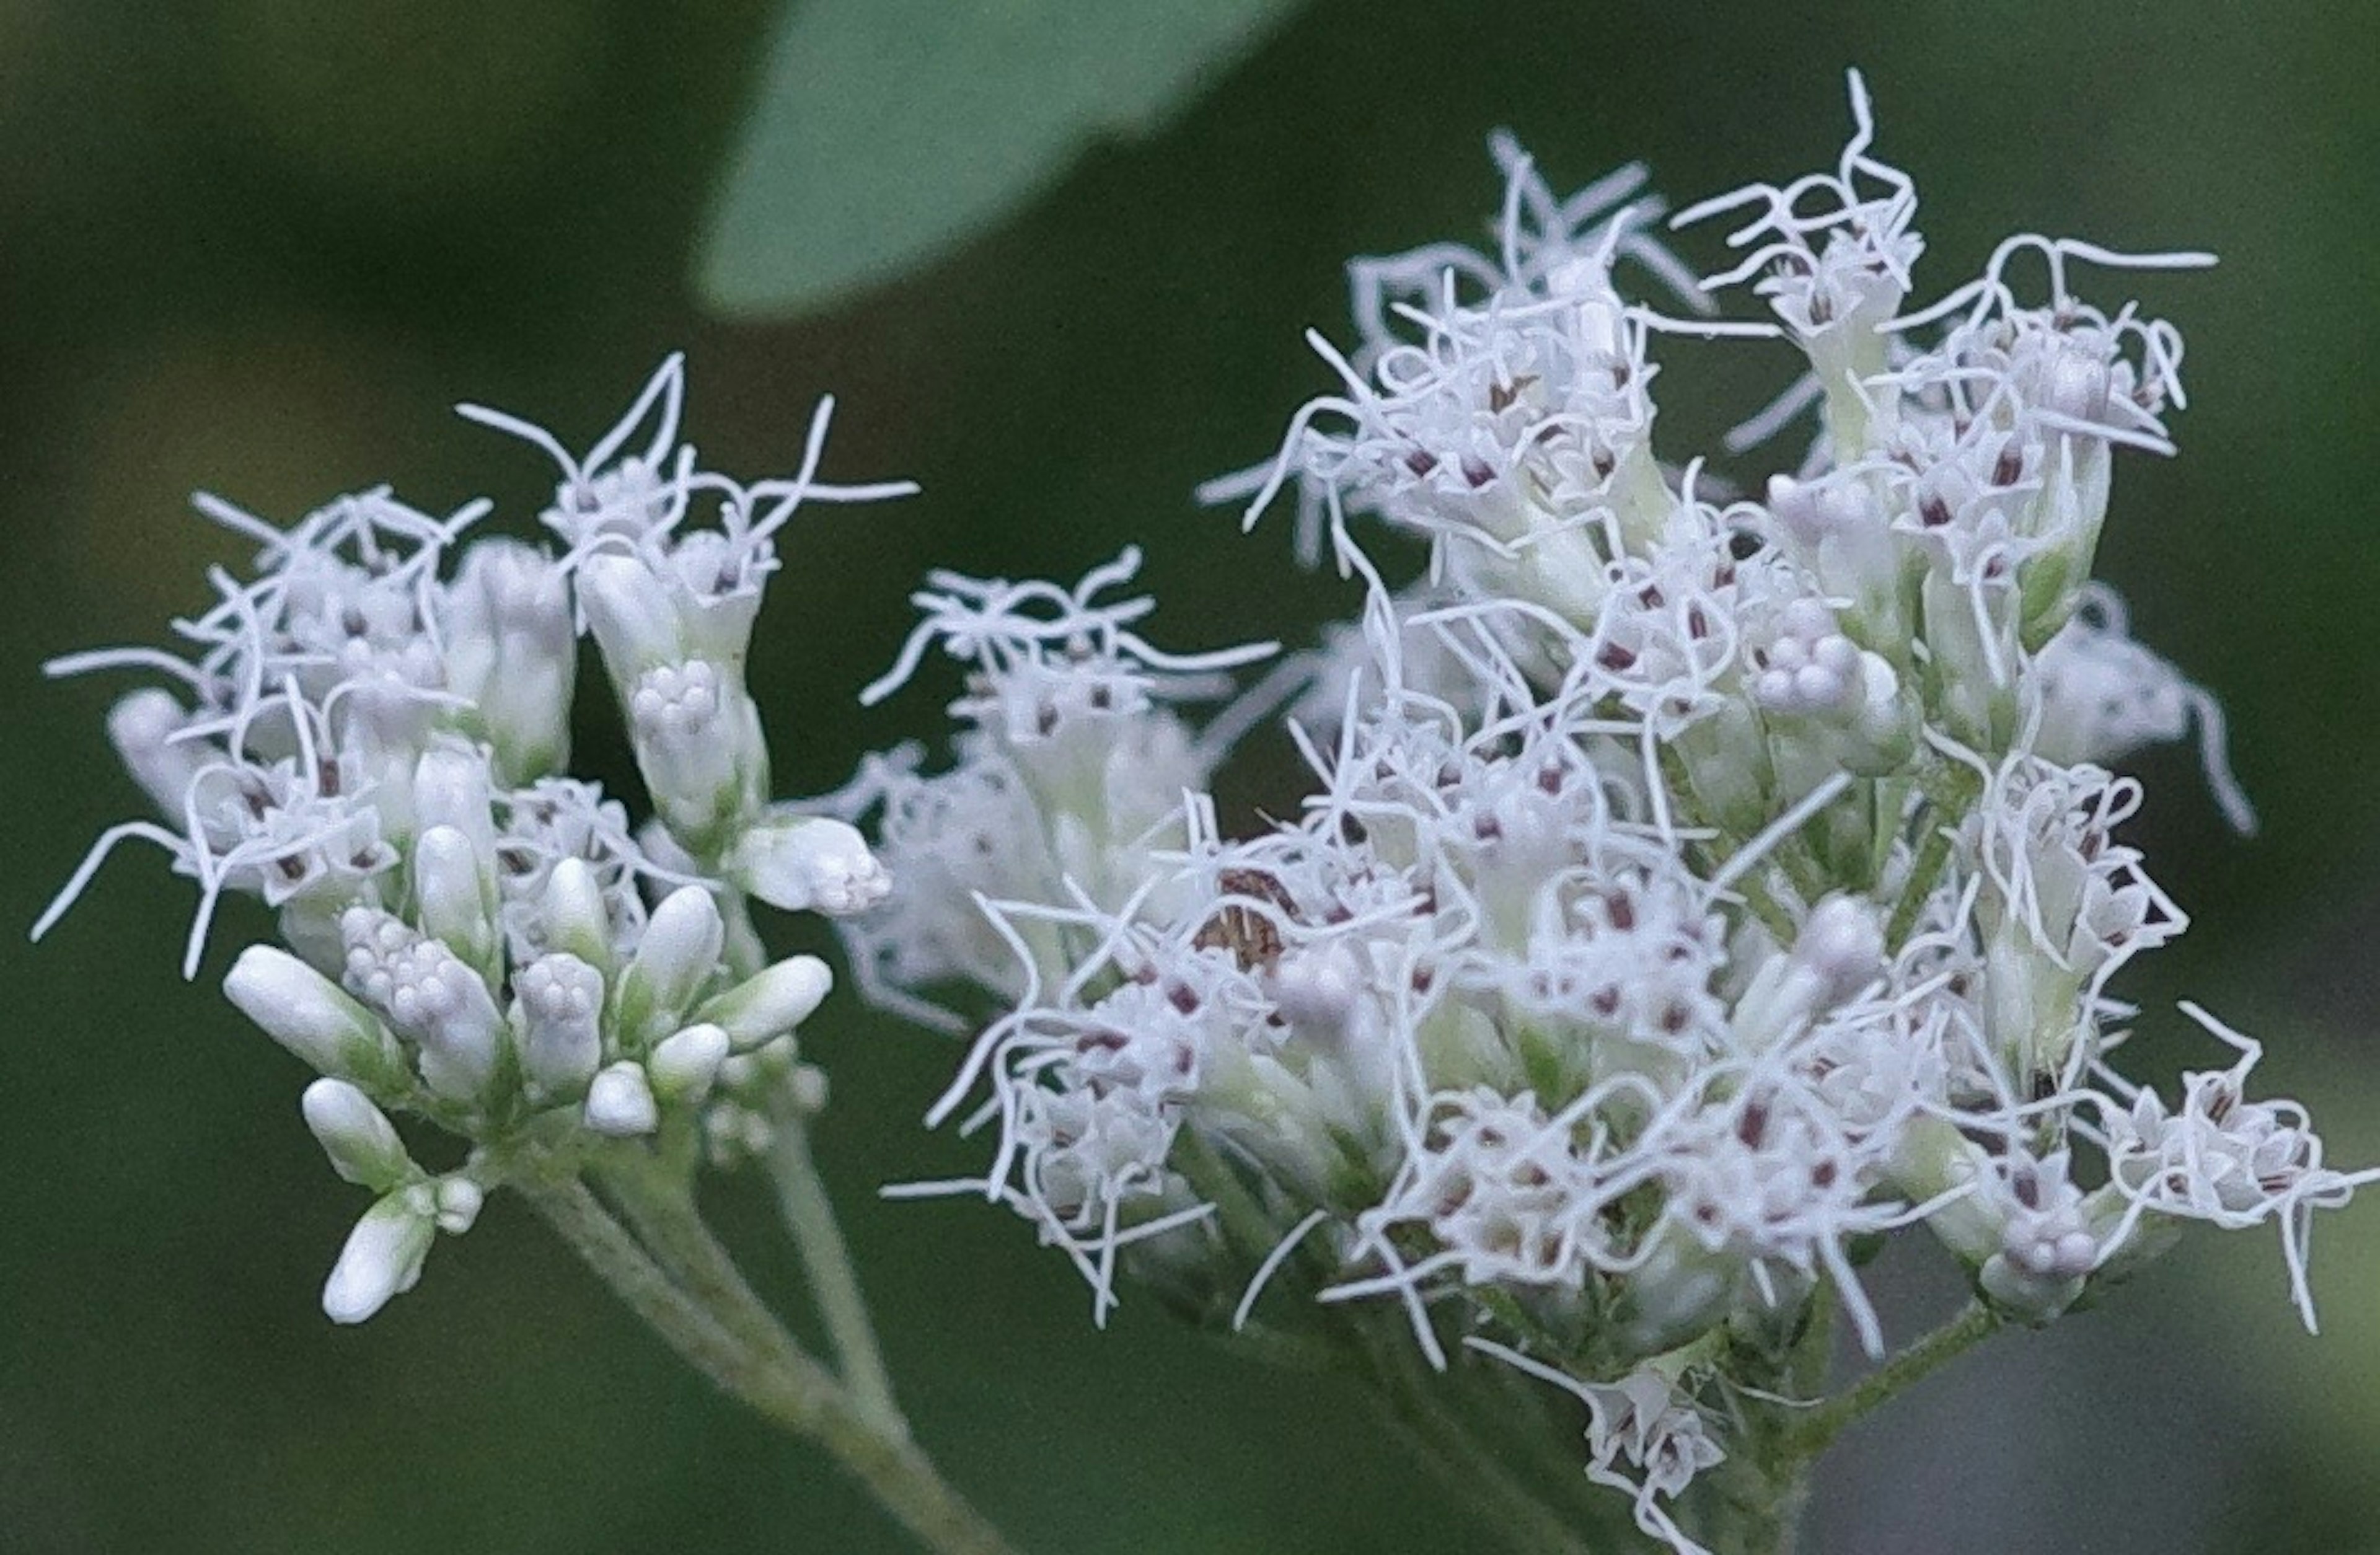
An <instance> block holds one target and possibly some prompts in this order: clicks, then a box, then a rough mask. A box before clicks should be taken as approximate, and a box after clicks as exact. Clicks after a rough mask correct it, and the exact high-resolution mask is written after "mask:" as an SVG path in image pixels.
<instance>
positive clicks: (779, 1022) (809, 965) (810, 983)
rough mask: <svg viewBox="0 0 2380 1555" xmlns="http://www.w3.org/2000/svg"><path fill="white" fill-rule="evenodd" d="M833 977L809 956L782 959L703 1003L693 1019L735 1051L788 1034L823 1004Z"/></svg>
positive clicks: (822, 963)
mask: <svg viewBox="0 0 2380 1555" xmlns="http://www.w3.org/2000/svg"><path fill="white" fill-rule="evenodd" d="M833 987H834V974H833V973H832V972H831V971H829V970H828V969H827V965H826V963H825V962H823V961H820V959H819V958H818V957H817V956H814V955H795V956H788V957H786V958H785V959H784V960H783V961H780V962H778V963H776V964H775V965H773V966H768V967H765V968H763V969H762V970H761V971H759V973H757V974H755V975H754V976H753V977H751V978H747V979H746V980H745V981H743V982H741V983H739V984H737V985H736V986H735V987H734V988H732V989H729V990H727V991H726V992H725V993H722V994H721V995H719V997H717V998H716V999H712V1000H710V1001H709V1002H707V1003H705V1004H704V1005H703V1006H702V1008H701V1009H699V1010H698V1011H697V1012H696V1014H698V1015H699V1016H700V1017H701V1018H702V1019H703V1020H705V1021H708V1022H710V1023H711V1024H713V1025H715V1026H719V1027H723V1028H725V1030H726V1032H727V1039H728V1041H729V1042H731V1043H732V1044H734V1046H735V1048H736V1049H737V1051H742V1050H744V1049H747V1048H754V1047H758V1046H759V1044H761V1043H762V1042H765V1041H767V1040H768V1039H770V1038H771V1037H775V1036H777V1035H779V1034H780V1033H782V1032H786V1031H791V1030H793V1029H794V1028H795V1027H797V1026H799V1025H801V1023H802V1022H804V1021H806V1020H807V1019H809V1017H810V1014H811V1013H812V1012H813V1011H815V1010H816V1009H817V1008H818V1007H819V1005H820V1003H821V1002H824V1001H825V999H826V996H827V993H828V991H829V990H832V988H833Z"/></svg>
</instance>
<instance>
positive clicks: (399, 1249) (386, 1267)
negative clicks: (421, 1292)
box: [322, 1190, 435, 1323]
mask: <svg viewBox="0 0 2380 1555" xmlns="http://www.w3.org/2000/svg"><path fill="white" fill-rule="evenodd" d="M434 1230H435V1221H434V1219H433V1216H432V1213H425V1212H424V1209H423V1208H422V1207H420V1206H419V1205H417V1204H416V1203H415V1202H414V1196H413V1195H412V1194H410V1193H409V1192H406V1191H402V1190H400V1191H399V1192H396V1193H392V1194H390V1195H388V1196H387V1197H383V1199H381V1201H380V1202H379V1203H377V1204H375V1205H373V1206H372V1207H371V1208H370V1209H367V1210H365V1211H364V1216H363V1219H361V1220H359V1221H357V1222H356V1229H355V1230H354V1231H352V1232H349V1233H347V1241H346V1246H344V1247H342V1248H340V1249H339V1261H338V1262H337V1263H336V1264H334V1266H333V1267H332V1269H331V1277H330V1279H329V1280H327V1281H325V1282H323V1285H322V1311H323V1314H324V1315H325V1316H327V1317H328V1318H330V1319H331V1321H333V1322H334V1323H360V1322H362V1321H364V1320H365V1319H366V1318H370V1316H371V1315H372V1314H373V1313H375V1312H378V1311H379V1310H380V1309H381V1308H382V1307H383V1306H387V1305H388V1303H389V1299H390V1298H391V1297H392V1296H396V1295H401V1294H404V1293H405V1292H407V1291H409V1290H411V1289H413V1287H414V1284H415V1283H416V1282H418V1281H419V1280H420V1278H421V1260H422V1259H423V1258H425V1257H428V1256H429V1254H430V1243H431V1236H432V1233H433V1232H434Z"/></svg>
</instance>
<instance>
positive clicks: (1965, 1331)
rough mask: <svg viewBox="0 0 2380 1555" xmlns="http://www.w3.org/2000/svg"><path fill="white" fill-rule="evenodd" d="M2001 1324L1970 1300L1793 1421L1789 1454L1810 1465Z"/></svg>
mask: <svg viewBox="0 0 2380 1555" xmlns="http://www.w3.org/2000/svg"><path fill="white" fill-rule="evenodd" d="M1999 1326H2000V1319H1999V1318H1998V1315H1997V1314H1995V1313H1994V1312H1993V1311H1992V1309H1991V1308H1990V1307H1988V1306H1985V1305H1984V1304H1983V1303H1982V1302H1980V1301H1971V1302H1969V1303H1968V1304H1967V1306H1966V1307H1965V1309H1964V1310H1962V1311H1961V1312H1960V1314H1959V1315H1958V1316H1957V1317H1955V1318H1951V1319H1950V1320H1949V1322H1947V1323H1945V1324H1943V1325H1942V1326H1941V1327H1940V1328H1938V1329H1936V1330H1934V1331H1933V1332H1931V1333H1929V1334H1927V1335H1926V1336H1925V1338H1923V1339H1920V1340H1918V1341H1917V1342H1915V1343H1913V1344H1912V1345H1911V1346H1910V1347H1909V1348H1908V1349H1906V1350H1903V1351H1902V1352H1900V1354H1899V1355H1895V1356H1893V1357H1892V1359H1890V1360H1888V1361H1887V1362H1885V1363H1884V1365H1882V1366H1880V1367H1876V1369H1875V1370H1874V1371H1871V1372H1869V1373H1868V1374H1867V1375H1866V1376H1865V1377H1863V1378H1861V1379H1859V1381H1857V1382H1856V1383H1854V1384H1852V1386H1851V1387H1850V1388H1847V1389H1845V1390H1844V1391H1842V1392H1840V1393H1838V1394H1836V1395H1835V1396H1834V1397H1833V1398H1830V1399H1828V1401H1827V1402H1826V1403H1822V1404H1820V1405H1819V1406H1818V1407H1817V1408H1815V1409H1814V1410H1812V1411H1810V1412H1809V1413H1808V1414H1807V1415H1803V1417H1802V1418H1801V1419H1800V1420H1798V1421H1796V1422H1794V1425H1793V1427H1792V1429H1791V1430H1790V1431H1788V1432H1787V1433H1786V1439H1785V1445H1786V1451H1787V1452H1789V1453H1790V1454H1791V1457H1793V1458H1795V1459H1798V1460H1800V1461H1801V1462H1803V1463H1805V1464H1806V1463H1808V1462H1809V1461H1811V1460H1812V1459H1815V1458H1816V1457H1817V1456H1818V1454H1820V1453H1821V1452H1825V1451H1826V1450H1827V1448H1828V1445H1829V1444H1831V1443H1832V1442H1833V1441H1834V1440H1835V1438H1836V1437H1838V1436H1840V1435H1841V1434H1842V1431H1843V1428H1844V1427H1846V1426H1849V1425H1851V1424H1852V1422H1853V1421H1855V1420H1857V1419H1859V1418H1860V1417H1861V1416H1862V1415H1865V1414H1867V1413H1868V1412H1869V1411H1870V1410H1873V1409H1875V1408H1876V1407H1878V1406H1879V1405H1881V1404H1883V1403H1886V1402H1888V1400H1890V1399H1892V1398H1894V1397H1895V1396H1897V1395H1898V1394H1900V1392H1901V1391H1903V1390H1905V1389H1907V1388H1908V1387H1910V1386H1911V1385H1912V1384H1913V1383H1915V1382H1917V1381H1918V1380H1920V1379H1923V1378H1925V1377H1926V1376H1928V1375H1930V1374H1931V1373H1933V1372H1934V1371H1936V1370H1937V1369H1938V1368H1939V1367H1943V1366H1945V1365H1948V1364H1949V1362H1951V1361H1953V1360H1956V1359H1957V1358H1958V1357H1959V1356H1961V1355H1964V1354H1966V1353H1967V1352H1968V1351H1969V1350H1971V1349H1973V1348H1974V1346H1975V1345H1976V1344H1978V1343H1980V1342H1982V1341H1984V1340H1985V1339H1986V1338H1988V1337H1990V1335H1991V1334H1992V1332H1993V1331H1994V1330H1997V1329H1998V1327H1999Z"/></svg>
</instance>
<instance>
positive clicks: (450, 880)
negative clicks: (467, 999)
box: [413, 824, 500, 976]
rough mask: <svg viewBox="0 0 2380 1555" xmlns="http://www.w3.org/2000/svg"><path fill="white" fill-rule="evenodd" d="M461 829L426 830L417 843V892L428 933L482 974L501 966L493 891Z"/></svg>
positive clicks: (423, 925)
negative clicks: (444, 943) (445, 944)
mask: <svg viewBox="0 0 2380 1555" xmlns="http://www.w3.org/2000/svg"><path fill="white" fill-rule="evenodd" d="M490 883H491V882H490V881H489V880H488V878H487V876H486V875H485V874H484V873H483V872H482V866H481V863H480V857H479V856H478V855H477V854H476V853H475V852H474V851H473V849H472V845H471V841H470V839H469V838H468V837H467V836H466V835H464V833H463V832H462V830H461V828H459V827H455V826H448V825H443V824H441V825H437V826H431V827H429V828H427V829H426V830H424V831H423V832H422V833H421V835H420V836H419V838H418V839H417V840H416V841H415V843H414V844H413V894H414V898H415V900H416V901H417V902H418V903H419V906H420V912H419V917H420V922H421V927H422V929H423V930H424V931H425V932H426V933H428V934H429V935H430V936H431V938H433V939H437V940H443V941H444V942H446V943H447V944H448V945H449V946H451V947H452V948H453V949H454V952H455V954H457V955H459V956H461V957H462V958H463V959H464V960H465V961H467V962H468V963H470V964H471V966H473V967H474V968H475V969H476V970H478V971H479V972H480V974H481V975H482V976H485V975H487V974H488V973H490V972H492V970H493V969H494V968H495V967H496V966H499V965H500V956H499V950H500V942H499V941H498V939H497V934H496V921H495V914H494V905H495V904H494V901H493V893H492V891H490V890H489V885H490Z"/></svg>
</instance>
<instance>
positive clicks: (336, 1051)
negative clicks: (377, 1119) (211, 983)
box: [224, 945, 405, 1089]
mask: <svg viewBox="0 0 2380 1555" xmlns="http://www.w3.org/2000/svg"><path fill="white" fill-rule="evenodd" d="M224 993H225V995H226V996H227V997H228V998H229V999H230V1000H231V1002H233V1003H234V1004H237V1005H238V1006H239V1010H240V1013H241V1014H245V1015H246V1016H248V1018H249V1019H250V1020H252V1021H254V1022H255V1023H256V1024H257V1025H258V1026H260V1027H263V1029H264V1034H265V1035H266V1036H268V1037H270V1038H272V1039H273V1040H274V1041H276V1042H278V1043H280V1044H281V1045H282V1046H283V1047H285V1048H286V1049H288V1050H289V1051H291V1052H293V1053H296V1054H297V1056H298V1057H299V1058H301V1059H304V1060H305V1061H306V1062H307V1063H310V1064H311V1065H313V1067H314V1068H315V1069H316V1070H317V1071H319V1072H320V1073H322V1074H324V1075H334V1076H336V1077H338V1078H342V1079H348V1080H355V1081H358V1082H360V1083H362V1084H364V1085H366V1086H370V1087H373V1088H375V1089H379V1088H383V1087H388V1086H390V1085H391V1084H392V1083H393V1082H395V1081H396V1080H397V1079H398V1077H400V1076H401V1075H403V1074H404V1069H405V1059H404V1055H403V1054H402V1052H401V1051H399V1050H398V1048H397V1045H396V1040H395V1038H393V1037H391V1036H390V1035H389V1033H388V1031H387V1029H386V1028H385V1027H383V1026H382V1025H381V1023H380V1022H379V1021H378V1020H377V1019H375V1018H374V1017H373V1015H372V1013H371V1012H370V1010H367V1009H366V1008H364V1007H363V1006H362V1005H361V1004H358V1002H356V1001H355V1000H353V999H351V998H349V997H348V996H347V995H346V994H345V993H343V992H341V991H340V990H339V988H338V986H337V985H336V984H334V983H333V982H332V981H331V979H330V978H326V977H324V976H323V975H322V973H320V972H317V971H316V970H314V968H312V967H311V966H307V965H306V963H304V962H302V961H300V960H298V959H297V957H296V956H294V955H292V954H289V953H288V952H287V951H285V950H280V949H276V948H275V947H273V946H271V945H251V946H249V948H248V949H247V950H244V951H242V952H241V953H240V955H239V959H238V960H237V962H234V963H233V964H232V968H231V970H230V972H228V973H226V974H225V977H224Z"/></svg>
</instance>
